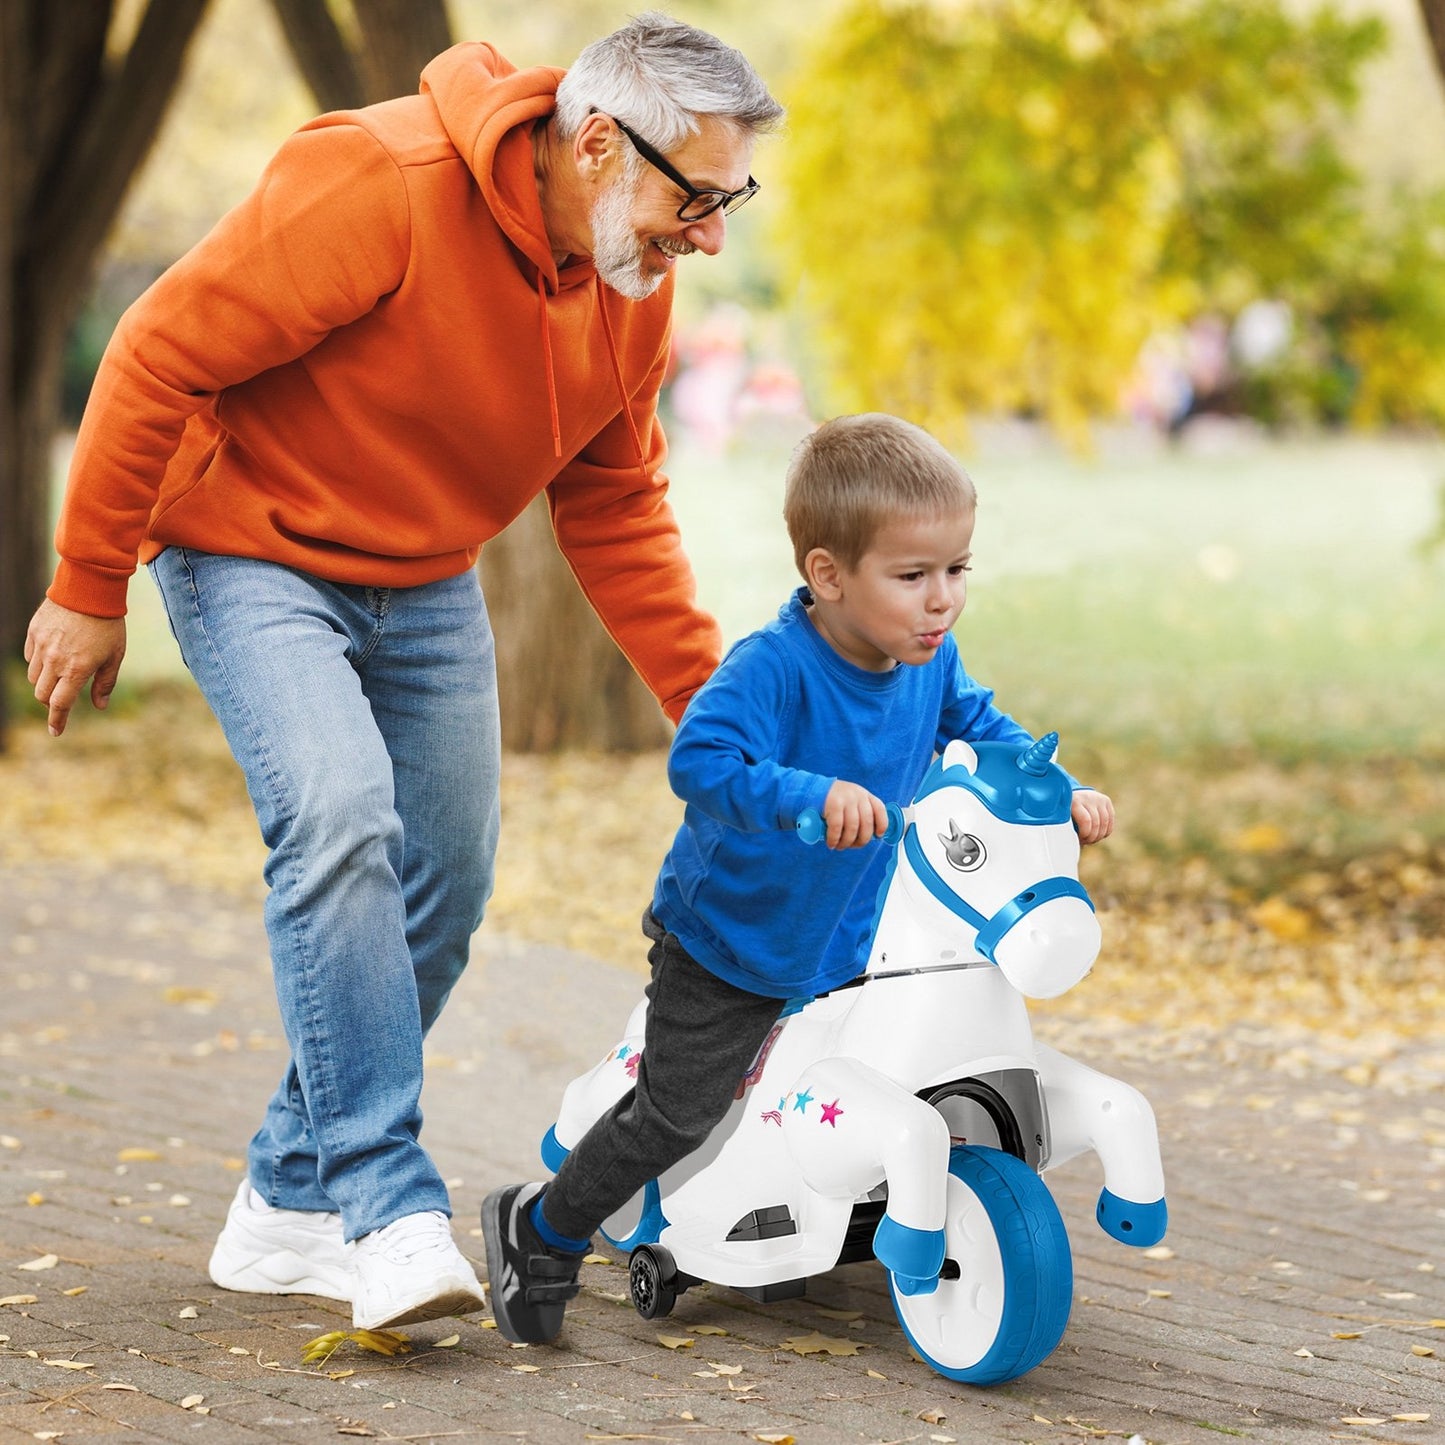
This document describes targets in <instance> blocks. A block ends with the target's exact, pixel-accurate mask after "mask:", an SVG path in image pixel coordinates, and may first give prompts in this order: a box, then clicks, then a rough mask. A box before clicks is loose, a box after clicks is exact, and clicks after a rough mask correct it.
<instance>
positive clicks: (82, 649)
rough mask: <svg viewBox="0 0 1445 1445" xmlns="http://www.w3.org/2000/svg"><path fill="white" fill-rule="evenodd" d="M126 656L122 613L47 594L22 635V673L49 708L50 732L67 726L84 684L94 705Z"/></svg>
mask: <svg viewBox="0 0 1445 1445" xmlns="http://www.w3.org/2000/svg"><path fill="white" fill-rule="evenodd" d="M124 656H125V618H124V617H91V616H89V615H88V614H87V613H84V612H72V611H71V610H70V609H69V608H68V607H61V606H60V605H59V603H56V602H52V601H50V599H49V598H46V600H45V601H44V602H42V603H41V604H40V607H39V609H38V610H37V612H36V613H35V616H34V617H32V618H31V619H30V631H29V632H28V633H27V634H26V636H25V661H26V662H27V663H29V665H30V666H29V669H28V671H27V672H26V674H25V676H26V677H27V678H29V679H30V681H31V682H32V683H34V685H35V700H36V701H37V702H39V703H40V704H41V705H42V706H44V707H47V708H49V709H50V736H51V737H53V738H58V737H59V736H60V735H61V733H63V732H64V731H65V724H66V721H67V719H68V718H69V717H70V710H71V708H73V707H74V706H75V702H76V699H77V698H78V697H79V696H80V694H81V691H82V690H83V689H84V687H85V684H86V683H87V682H89V681H90V679H91V678H94V679H95V681H94V682H93V683H91V688H90V700H91V702H92V703H94V704H95V706H96V707H98V708H104V707H105V706H106V705H107V704H108V703H109V702H110V694H111V691H112V689H113V688H114V687H115V680H116V677H117V676H118V675H119V673H120V663H121V659H122V658H123V657H124Z"/></svg>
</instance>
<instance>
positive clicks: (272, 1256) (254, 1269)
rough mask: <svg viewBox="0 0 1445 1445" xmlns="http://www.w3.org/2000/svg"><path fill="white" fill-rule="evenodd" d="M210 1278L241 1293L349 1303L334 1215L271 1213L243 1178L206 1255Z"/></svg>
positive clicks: (345, 1261)
mask: <svg viewBox="0 0 1445 1445" xmlns="http://www.w3.org/2000/svg"><path fill="white" fill-rule="evenodd" d="M210 1275H211V1278H212V1279H213V1280H214V1281H215V1282H216V1283H217V1284H218V1285H220V1286H221V1288H222V1289H234V1290H240V1291H242V1292H244V1293H246V1294H313V1295H321V1296H322V1297H323V1298H325V1299H337V1300H346V1301H348V1302H349V1301H350V1299H351V1261H350V1259H349V1258H348V1257H347V1253H346V1238H345V1236H344V1235H343V1233H342V1230H341V1216H340V1215H339V1214H316V1213H312V1212H310V1211H307V1210H301V1209H275V1208H273V1207H272V1206H271V1205H269V1204H267V1203H266V1201H265V1200H264V1199H262V1198H261V1196H260V1195H259V1194H258V1193H257V1192H256V1191H255V1190H254V1189H253V1188H252V1187H251V1181H250V1180H249V1179H243V1180H242V1181H241V1186H240V1188H239V1189H237V1190H236V1197H235V1198H234V1199H233V1200H232V1201H231V1208H230V1210H229V1211H228V1213H227V1214H226V1226H225V1228H224V1229H222V1230H221V1234H220V1238H219V1239H217V1240H216V1247H215V1249H213V1250H212V1251H211V1263H210Z"/></svg>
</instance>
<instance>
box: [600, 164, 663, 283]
mask: <svg viewBox="0 0 1445 1445" xmlns="http://www.w3.org/2000/svg"><path fill="white" fill-rule="evenodd" d="M636 198H637V185H636V183H629V182H628V181H627V180H625V179H624V180H619V181H614V182H613V183H612V184H611V185H610V186H608V187H607V189H606V190H605V191H603V192H602V194H601V195H600V196H599V197H598V198H597V204H596V205H595V206H593V207H592V216H591V221H592V264H593V265H594V266H596V268H597V274H598V275H599V276H600V277H601V278H602V279H603V281H604V282H605V283H606V284H607V285H608V286H610V287H611V288H612V289H613V290H614V291H616V292H618V293H619V294H620V295H622V296H626V297H627V299H628V300H629V301H645V300H646V299H647V298H648V297H649V296H651V295H652V293H653V292H654V291H656V290H657V288H658V287H659V286H661V285H662V282H663V279H664V278H665V277H666V275H667V272H666V271H658V272H656V273H655V274H652V275H649V274H648V273H647V272H646V271H644V270H643V268H642V260H643V257H644V256H645V255H646V253H647V247H648V244H649V243H648V242H646V241H644V240H642V239H640V238H639V236H638V234H637V232H636V231H635V230H634V229H633V225H632V206H633V202H634V201H635V200H636Z"/></svg>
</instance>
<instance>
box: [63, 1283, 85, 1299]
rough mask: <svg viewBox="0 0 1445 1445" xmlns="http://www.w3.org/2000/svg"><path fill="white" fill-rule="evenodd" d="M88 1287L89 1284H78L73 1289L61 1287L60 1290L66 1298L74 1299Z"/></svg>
mask: <svg viewBox="0 0 1445 1445" xmlns="http://www.w3.org/2000/svg"><path fill="white" fill-rule="evenodd" d="M89 1288H90V1286H89V1285H88V1284H78V1285H76V1286H75V1287H74V1288H73V1289H63V1290H61V1291H60V1292H61V1294H63V1295H64V1296H65V1297H66V1299H74V1298H75V1297H76V1295H78V1294H84V1293H85V1292H86V1290H88V1289H89Z"/></svg>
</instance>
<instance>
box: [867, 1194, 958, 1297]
mask: <svg viewBox="0 0 1445 1445" xmlns="http://www.w3.org/2000/svg"><path fill="white" fill-rule="evenodd" d="M943 1251H944V1238H943V1231H942V1230H941V1229H914V1228H913V1226H912V1225H910V1224H899V1222H898V1221H897V1220H896V1219H894V1218H893V1217H892V1216H891V1215H887V1214H885V1215H884V1216H883V1218H882V1219H880V1220H879V1221H878V1228H877V1229H875V1230H874V1231H873V1253H874V1255H875V1256H876V1257H877V1259H878V1262H879V1263H880V1264H881V1265H883V1267H884V1268H885V1269H887V1270H888V1271H889V1272H890V1273H891V1274H892V1276H893V1288H894V1289H896V1290H897V1291H898V1293H899V1294H910V1295H912V1294H932V1293H933V1291H934V1290H936V1289H937V1288H938V1271H939V1270H941V1269H942V1268H943Z"/></svg>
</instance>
